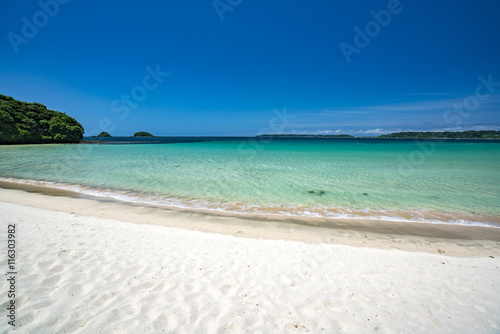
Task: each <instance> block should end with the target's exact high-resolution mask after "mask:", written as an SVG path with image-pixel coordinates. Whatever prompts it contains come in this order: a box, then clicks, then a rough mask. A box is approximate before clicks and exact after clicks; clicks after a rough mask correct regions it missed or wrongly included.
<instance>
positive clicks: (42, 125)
mask: <svg viewBox="0 0 500 334" xmlns="http://www.w3.org/2000/svg"><path fill="white" fill-rule="evenodd" d="M83 133H84V129H83V127H82V125H81V124H80V123H78V122H77V121H76V120H75V119H74V118H72V117H70V116H68V115H66V114H65V113H62V112H59V111H54V110H49V109H47V107H45V106H44V105H43V104H40V103H36V102H33V103H28V102H21V101H18V100H16V99H14V98H12V97H10V96H6V95H2V94H0V144H42V143H80V142H81V140H82V139H83Z"/></svg>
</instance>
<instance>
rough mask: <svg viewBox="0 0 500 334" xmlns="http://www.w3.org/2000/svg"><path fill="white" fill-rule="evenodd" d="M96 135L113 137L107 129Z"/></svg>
mask: <svg viewBox="0 0 500 334" xmlns="http://www.w3.org/2000/svg"><path fill="white" fill-rule="evenodd" d="M96 137H101V138H106V137H112V136H111V135H110V134H109V133H107V132H106V131H103V132H101V133H100V134H98V135H97V136H96Z"/></svg>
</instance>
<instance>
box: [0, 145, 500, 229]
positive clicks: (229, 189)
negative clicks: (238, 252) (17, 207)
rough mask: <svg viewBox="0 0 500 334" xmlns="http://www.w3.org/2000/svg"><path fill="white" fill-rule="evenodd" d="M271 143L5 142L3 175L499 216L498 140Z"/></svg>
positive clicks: (411, 212)
mask: <svg viewBox="0 0 500 334" xmlns="http://www.w3.org/2000/svg"><path fill="white" fill-rule="evenodd" d="M267 141H268V142H262V141H251V140H248V139H242V138H235V139H234V140H228V139H226V140H215V141H207V142H204V141H200V142H190V143H168V144H161V143H159V144H122V145H117V144H85V145H22V146H1V147H0V177H3V178H17V179H29V180H39V181H50V182H56V183H61V184H63V185H58V186H59V187H64V184H65V185H72V186H73V187H72V189H73V190H77V191H81V192H86V193H91V194H94V195H100V196H111V197H115V198H120V199H126V200H131V201H139V202H148V203H156V204H165V205H171V206H183V207H197V208H209V209H216V210H226V211H235V212H257V213H277V214H293V215H309V216H327V217H351V218H356V217H378V218H380V217H383V218H393V219H403V220H417V221H419V220H423V221H425V220H428V221H446V222H459V223H460V222H465V223H477V222H479V223H486V224H492V225H497V224H498V223H500V204H499V203H500V172H499V170H500V169H499V166H500V143H489V142H486V143H485V142H473V143H472V144H471V143H470V142H420V143H418V142H413V141H381V140H325V139H323V140H311V139H301V140H292V139H286V140H283V139H273V140H270V139H267ZM52 186H54V185H52ZM75 186H78V187H75Z"/></svg>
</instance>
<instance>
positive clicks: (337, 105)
mask: <svg viewBox="0 0 500 334" xmlns="http://www.w3.org/2000/svg"><path fill="white" fill-rule="evenodd" d="M55 1H56V0H48V1H45V0H42V1H41V3H39V2H37V1H33V0H23V1H3V2H2V4H1V5H0V7H1V10H0V30H1V42H0V51H1V53H0V93H2V94H5V95H10V96H13V97H14V98H16V99H19V100H23V101H29V102H33V101H36V102H40V103H43V104H45V105H46V106H47V107H48V108H50V109H54V110H59V111H63V112H66V113H67V114H68V115H70V116H73V117H75V118H76V119H77V120H79V121H80V123H82V125H83V126H84V127H85V129H86V134H92V133H95V132H100V131H101V130H108V129H109V128H111V131H109V132H111V134H112V135H131V134H132V133H133V132H135V131H139V130H144V131H149V132H151V133H153V134H155V135H180V136H183V135H254V134H256V133H260V132H266V133H270V132H280V131H281V132H285V133H339V132H342V133H352V134H357V135H371V134H377V133H383V132H394V131H401V130H440V129H454V130H465V129H497V130H498V129H500V20H499V19H498V15H499V13H500V2H499V1H497V0H478V1H469V0H443V1H430V0H428V1H423V0H413V1H410V0H401V1H400V2H399V4H398V2H397V1H394V0H392V1H365V2H362V1H324V0H321V1H320V0H312V1H297V0H288V1H263V0H220V1H218V2H215V4H216V5H217V6H214V2H213V1H212V0H205V1H147V0H144V1H127V0H123V1H115V2H113V1H94V0H86V1H81V0H71V1H67V0H59V1H60V2H62V4H61V3H59V2H55ZM41 4H42V5H41ZM43 4H46V5H43ZM54 4H58V8H56V7H55V6H54ZM216 7H217V8H216ZM381 10H384V11H385V12H382V14H380V17H379V20H380V22H382V24H381V23H374V22H376V21H375V18H374V16H373V15H372V14H371V12H372V11H374V12H376V13H381V12H380V11H381ZM384 13H385V14H387V13H389V14H390V22H388V21H389V18H388V16H387V15H385V16H384ZM49 14H50V15H49ZM221 18H222V19H223V20H221ZM371 21H373V22H371ZM370 22H371V23H370ZM367 24H368V29H369V30H368V33H369V34H370V35H372V37H370V36H368V35H367V37H368V38H370V40H369V43H367V41H366V39H365V40H363V38H362V37H359V36H358V38H357V44H356V41H355V37H356V34H358V33H357V32H356V31H355V27H358V28H359V30H361V31H362V34H366V33H367V32H366V28H367ZM30 28H31V29H30ZM33 28H35V29H36V30H35V31H34V30H33ZM370 29H371V30H370ZM365 37H366V36H365ZM342 43H344V44H342ZM366 44H367V45H366ZM341 45H344V51H343V48H342V47H341ZM346 45H349V46H348V47H347V49H346ZM356 45H357V46H356ZM355 48H356V49H355ZM346 50H348V51H347V55H348V57H347V58H349V60H350V62H348V61H347V59H346V57H345V54H344V53H346ZM352 50H356V52H354V51H352ZM148 66H149V68H150V71H153V72H154V71H155V70H156V69H157V67H158V68H159V71H160V72H162V73H166V72H168V73H169V75H168V76H165V74H161V76H160V77H157V78H158V79H159V81H161V82H157V81H155V79H154V77H152V76H148V73H149V72H148V70H147V69H146V68H147V67H148ZM479 76H482V77H483V78H484V80H485V81H488V80H490V81H493V82H496V83H498V84H496V85H495V84H493V83H490V84H489V87H486V86H485V85H484V84H482V83H481V81H480V80H478V77H479ZM489 76H491V77H490V78H488V77H489ZM479 85H482V86H481V87H479V88H478V86H479ZM477 89H479V90H478V92H479V94H481V96H480V98H478V97H476V90H477ZM488 89H489V90H488ZM144 93H146V96H145V95H144ZM488 94H489V95H488ZM127 95H128V96H129V101H128V102H126V101H125V100H123V101H122V98H123V96H127ZM464 103H465V106H464ZM454 104H456V105H458V109H456V110H453V109H452V110H449V108H453V105H454ZM285 106H286V112H287V114H289V115H291V116H293V118H291V117H290V118H287V122H286V123H283V122H282V121H281V120H280V119H278V118H277V117H276V113H275V112H273V109H277V110H280V112H281V113H283V108H284V107H285ZM465 107H467V108H468V109H465Z"/></svg>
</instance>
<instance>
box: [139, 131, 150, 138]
mask: <svg viewBox="0 0 500 334" xmlns="http://www.w3.org/2000/svg"><path fill="white" fill-rule="evenodd" d="M134 137H154V136H153V135H152V134H150V133H149V132H146V131H139V132H136V133H134Z"/></svg>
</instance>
